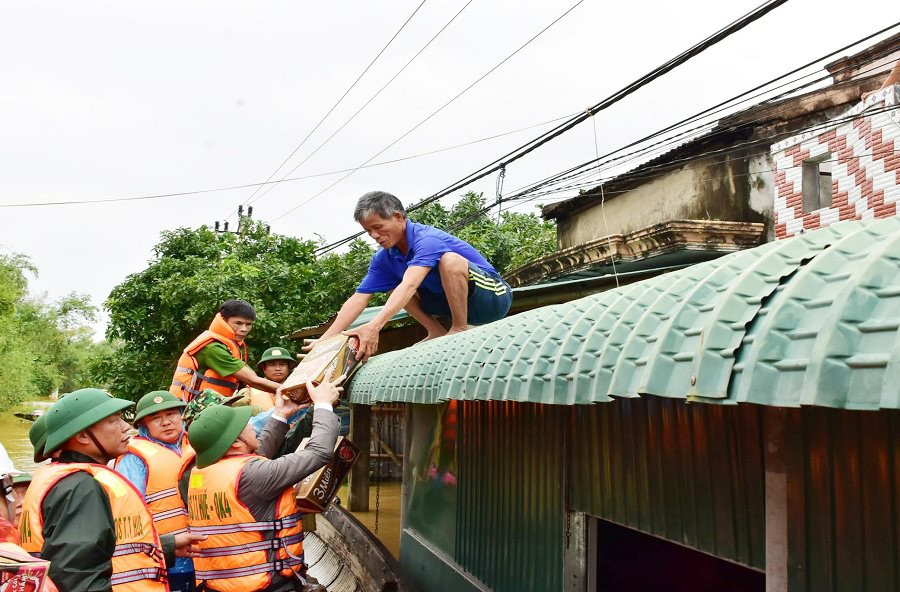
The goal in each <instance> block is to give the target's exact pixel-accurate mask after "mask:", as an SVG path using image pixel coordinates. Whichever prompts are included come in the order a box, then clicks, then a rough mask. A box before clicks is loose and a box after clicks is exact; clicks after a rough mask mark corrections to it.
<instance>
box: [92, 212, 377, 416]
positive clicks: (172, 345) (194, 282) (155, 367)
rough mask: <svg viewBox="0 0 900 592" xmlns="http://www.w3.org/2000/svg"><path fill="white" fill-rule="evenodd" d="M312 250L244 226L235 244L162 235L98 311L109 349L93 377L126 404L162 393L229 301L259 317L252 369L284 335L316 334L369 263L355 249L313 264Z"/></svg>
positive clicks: (230, 238)
mask: <svg viewBox="0 0 900 592" xmlns="http://www.w3.org/2000/svg"><path fill="white" fill-rule="evenodd" d="M317 246H318V243H316V242H314V241H310V240H301V239H297V238H293V237H288V236H280V235H274V234H270V233H269V232H268V231H267V229H266V227H265V225H264V224H262V223H260V222H253V221H251V220H249V219H246V218H245V219H243V220H242V223H241V230H240V232H239V233H238V234H235V233H216V232H214V231H213V230H210V229H209V228H208V227H205V226H204V227H201V228H199V229H193V230H192V229H186V228H180V229H178V230H173V231H166V232H163V233H162V240H161V241H160V243H159V244H158V245H157V246H156V247H155V249H154V255H155V256H154V259H153V260H152V261H151V262H150V264H149V266H148V267H147V269H145V270H144V271H142V272H140V273H136V274H133V275H130V276H128V278H126V279H125V281H124V282H122V283H121V284H119V285H118V286H116V287H115V288H114V289H113V290H112V292H111V293H110V295H109V298H108V299H107V301H106V303H105V307H106V309H107V311H108V312H109V326H108V329H107V338H108V339H109V341H110V344H108V346H107V347H108V349H107V351H106V353H105V354H103V355H100V356H99V357H98V358H96V359H94V360H93V361H92V372H93V373H94V376H95V377H96V378H97V379H98V381H99V382H102V383H103V384H104V385H105V386H106V387H107V388H110V389H111V390H112V391H113V392H115V393H116V395H117V396H125V397H130V398H132V399H136V398H138V397H140V396H141V395H143V394H144V393H146V392H148V391H151V390H155V389H160V388H168V386H169V384H170V382H171V379H172V373H173V371H174V368H175V362H176V359H177V357H178V352H179V351H180V350H181V349H182V348H183V347H184V346H185V345H187V344H188V343H189V342H190V341H191V340H192V339H193V338H194V337H196V336H197V335H198V334H199V333H200V332H201V331H202V330H203V329H205V328H206V327H207V326H208V325H209V322H210V320H212V317H213V316H214V314H215V312H216V310H217V309H218V307H219V305H220V304H221V303H222V302H223V301H225V300H228V299H231V298H239V299H243V300H246V301H248V302H250V303H252V304H253V306H254V307H255V308H256V312H257V319H256V323H255V324H254V327H253V332H252V333H251V334H250V338H249V340H248V343H249V345H250V356H251V360H252V359H258V358H259V356H260V355H261V354H262V352H263V350H264V349H265V348H267V347H271V346H274V345H284V346H286V345H287V344H285V341H284V339H283V336H284V335H287V334H288V333H290V332H291V331H293V330H295V329H297V328H299V327H304V326H309V325H315V324H318V323H319V322H321V321H323V320H325V319H326V318H327V317H328V316H329V315H330V314H332V313H333V312H334V311H336V310H337V309H338V308H339V307H340V305H341V303H342V302H343V300H344V299H345V298H346V297H347V296H348V295H349V294H350V293H352V291H353V287H354V286H355V285H356V283H357V282H358V281H359V280H360V279H361V278H362V275H363V274H364V273H365V269H366V268H365V262H368V259H369V258H370V257H371V255H372V249H371V248H369V247H368V246H366V245H365V244H364V243H362V242H357V243H354V244H352V245H351V246H350V250H349V251H348V252H347V253H344V254H341V255H338V254H334V255H329V256H326V257H323V258H320V259H317V258H316V256H315V250H316V247H317ZM294 347H296V344H294Z"/></svg>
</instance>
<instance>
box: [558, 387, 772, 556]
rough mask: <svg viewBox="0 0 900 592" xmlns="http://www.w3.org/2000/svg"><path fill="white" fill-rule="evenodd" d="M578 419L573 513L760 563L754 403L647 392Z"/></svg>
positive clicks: (761, 487) (759, 448)
mask: <svg viewBox="0 0 900 592" xmlns="http://www.w3.org/2000/svg"><path fill="white" fill-rule="evenodd" d="M575 413H576V422H575V425H576V427H575V433H574V435H573V438H572V440H573V445H572V449H573V450H572V478H571V482H572V506H573V508H574V509H576V510H580V511H583V512H586V513H588V514H592V515H594V516H597V517H599V518H602V519H604V520H610V521H613V522H616V523H619V524H623V525H625V526H629V527H632V528H636V529H639V530H642V531H644V532H647V533H650V534H654V535H656V536H660V537H663V538H666V539H669V540H671V541H675V542H677V543H681V544H684V545H688V546H690V547H694V548H696V549H699V550H701V551H706V552H708V553H712V554H714V555H718V556H720V557H724V558H726V559H731V560H733V561H736V562H738V563H742V564H745V565H748V566H751V567H755V568H760V569H763V568H764V567H765V474H764V468H763V445H762V425H761V420H762V418H761V414H760V413H761V408H760V407H756V406H751V405H743V406H739V407H738V406H714V405H685V404H684V402H683V401H673V400H669V399H661V398H657V397H651V396H645V397H641V398H640V399H630V400H619V401H616V402H614V403H607V404H600V405H594V406H592V407H577V408H576V411H575Z"/></svg>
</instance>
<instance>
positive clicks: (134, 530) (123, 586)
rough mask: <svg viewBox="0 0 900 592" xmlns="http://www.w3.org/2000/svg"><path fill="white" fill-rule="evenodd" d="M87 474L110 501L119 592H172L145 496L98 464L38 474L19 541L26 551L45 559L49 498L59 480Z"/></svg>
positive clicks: (51, 468) (44, 470)
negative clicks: (44, 509) (45, 511)
mask: <svg viewBox="0 0 900 592" xmlns="http://www.w3.org/2000/svg"><path fill="white" fill-rule="evenodd" d="M78 471H86V472H88V473H90V474H91V475H92V476H93V477H94V479H96V480H97V482H98V483H99V484H100V486H101V487H103V490H104V491H105V492H106V495H107V496H108V497H109V505H110V507H111V508H112V515H113V520H115V527H116V546H115V550H114V551H113V555H112V578H111V579H110V582H111V583H112V589H113V591H114V592H168V590H169V586H168V585H167V584H166V561H165V558H164V557H163V553H162V547H161V546H160V542H159V535H158V534H157V532H156V529H155V528H154V527H153V516H152V515H151V514H150V510H149V509H148V508H147V505H146V504H145V503H144V498H142V497H141V494H140V492H138V490H137V489H135V488H134V486H133V485H132V484H131V483H130V482H129V481H128V479H126V478H125V477H123V476H122V475H120V474H119V473H117V472H116V471H114V470H112V469H110V468H108V467H105V466H103V465H98V464H93V463H53V464H49V465H44V466H42V467H40V468H39V469H38V470H37V471H35V473H34V476H33V477H32V480H31V485H29V486H28V491H26V492H25V500H24V502H23V507H22V517H21V519H20V521H19V536H20V537H21V538H22V548H24V549H25V550H26V551H28V552H29V553H31V554H32V555H36V556H40V554H41V551H42V550H43V547H44V516H43V512H42V511H41V507H42V505H43V503H44V498H45V497H46V496H47V494H48V493H49V492H50V490H51V489H53V487H54V486H55V485H56V484H57V483H58V482H59V480H60V479H62V478H63V477H66V476H68V475H71V474H73V473H77V472H78Z"/></svg>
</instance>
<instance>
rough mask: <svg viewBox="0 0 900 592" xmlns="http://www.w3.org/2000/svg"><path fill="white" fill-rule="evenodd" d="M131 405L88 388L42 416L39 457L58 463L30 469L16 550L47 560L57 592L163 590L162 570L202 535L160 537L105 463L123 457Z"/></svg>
mask: <svg viewBox="0 0 900 592" xmlns="http://www.w3.org/2000/svg"><path fill="white" fill-rule="evenodd" d="M132 405H133V403H131V402H130V401H124V400H122V399H115V398H113V397H111V396H110V395H109V394H108V393H106V392H104V391H102V390H100V389H94V388H86V389H80V390H77V391H74V392H72V393H70V394H69V395H67V396H66V397H64V398H62V399H60V400H59V401H58V402H57V403H56V404H54V405H53V407H51V408H50V410H49V411H48V413H47V420H46V421H47V439H46V443H45V445H44V449H43V452H42V454H43V455H49V454H52V453H53V452H54V451H56V450H59V451H60V454H59V458H58V459H57V461H56V462H53V463H50V464H45V465H43V466H41V467H40V468H38V470H37V471H35V473H34V475H33V478H32V482H31V486H30V487H29V488H28V491H27V492H26V494H25V500H24V509H23V512H22V519H21V521H20V524H19V534H20V536H21V539H22V547H23V548H25V549H26V550H27V551H28V552H29V553H32V554H35V555H39V556H40V557H43V558H44V559H47V560H49V561H50V562H51V563H50V577H51V579H52V580H53V581H54V583H56V585H57V586H58V587H59V589H60V590H61V591H62V592H82V591H93V590H110V589H112V590H113V591H114V592H131V591H135V592H154V591H159V592H166V590H167V589H168V586H167V585H166V565H167V564H171V563H174V558H175V555H176V554H177V555H180V556H190V555H192V553H193V552H194V551H195V548H194V544H195V543H196V542H198V541H200V540H202V539H203V538H204V537H203V536H200V535H195V534H192V533H184V534H179V535H174V536H173V535H171V534H170V535H165V536H164V537H162V538H160V536H159V535H158V533H157V531H156V528H155V527H154V525H153V516H152V515H151V514H150V510H149V509H148V508H147V505H146V504H145V503H144V499H143V497H142V496H141V495H140V493H139V492H138V491H137V490H136V489H135V488H134V486H133V485H132V484H131V483H130V482H129V481H128V480H127V479H125V478H124V477H123V476H122V475H120V474H119V473H118V472H116V471H115V470H113V469H110V468H108V467H107V466H106V463H107V462H109V461H110V460H112V459H113V458H115V457H117V456H119V455H121V454H124V453H125V451H126V450H127V446H128V440H129V437H128V432H129V430H130V429H131V426H129V425H128V424H127V423H125V421H124V420H123V419H122V411H123V410H124V409H127V408H128V407H131V406H132Z"/></svg>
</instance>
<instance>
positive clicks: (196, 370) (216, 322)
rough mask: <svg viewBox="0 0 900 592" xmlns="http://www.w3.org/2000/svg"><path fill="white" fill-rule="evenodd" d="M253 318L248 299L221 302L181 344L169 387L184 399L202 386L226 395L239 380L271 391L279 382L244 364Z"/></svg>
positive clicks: (254, 313) (234, 387) (254, 311)
mask: <svg viewBox="0 0 900 592" xmlns="http://www.w3.org/2000/svg"><path fill="white" fill-rule="evenodd" d="M254 322H256V310H255V309H254V308H253V306H251V305H250V304H249V303H248V302H244V301H243V300H228V301H226V302H224V303H222V306H220V307H219V312H218V313H217V314H216V316H215V317H214V318H213V321H212V323H211V324H210V325H209V328H208V329H207V330H206V331H204V332H203V333H201V334H200V335H198V336H197V338H196V339H194V340H193V341H192V342H191V343H189V344H188V346H187V347H185V348H184V351H183V352H182V354H181V357H179V358H178V365H177V367H176V368H175V375H174V376H173V377H172V385H171V386H170V387H169V391H170V392H171V393H172V394H173V395H175V396H176V397H178V398H179V399H182V400H183V401H186V402H187V401H190V400H191V399H193V398H194V397H195V396H197V395H199V394H200V393H202V392H203V391H204V390H205V389H211V390H213V391H215V392H217V393H218V394H220V395H222V396H223V397H230V396H232V395H233V394H234V393H235V391H237V390H238V388H240V385H241V384H242V383H243V384H249V385H250V386H254V387H256V388H259V389H263V390H268V391H270V392H273V393H274V392H275V390H276V389H277V388H278V386H279V383H277V382H272V381H271V380H268V379H267V378H261V377H259V376H257V375H256V372H254V371H253V370H251V369H250V368H248V367H247V344H246V343H245V342H244V340H245V338H246V337H247V335H248V334H249V333H250V330H251V329H252V328H253V323H254Z"/></svg>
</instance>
